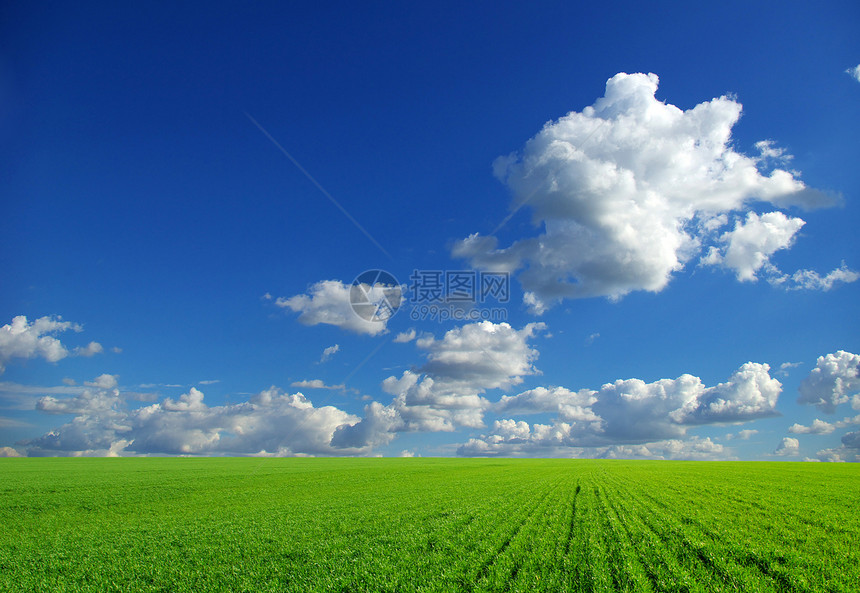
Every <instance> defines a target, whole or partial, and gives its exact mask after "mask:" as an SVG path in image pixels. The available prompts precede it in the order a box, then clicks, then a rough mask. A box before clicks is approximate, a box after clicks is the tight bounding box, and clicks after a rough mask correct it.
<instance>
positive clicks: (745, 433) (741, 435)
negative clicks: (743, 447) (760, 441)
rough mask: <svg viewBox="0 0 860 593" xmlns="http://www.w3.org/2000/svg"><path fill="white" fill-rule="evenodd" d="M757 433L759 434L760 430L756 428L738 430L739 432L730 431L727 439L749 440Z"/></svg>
mask: <svg viewBox="0 0 860 593" xmlns="http://www.w3.org/2000/svg"><path fill="white" fill-rule="evenodd" d="M756 434H758V431H757V430H754V429H747V430H742V431H740V432H738V433H737V434H734V433H731V432H730V433H729V434H727V435H726V440H727V441H731V440H738V441H748V440H750V437H752V436H753V435H756Z"/></svg>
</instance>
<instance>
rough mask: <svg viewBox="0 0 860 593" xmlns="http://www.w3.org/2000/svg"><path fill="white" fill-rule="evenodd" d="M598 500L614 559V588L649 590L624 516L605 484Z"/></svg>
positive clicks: (649, 583) (616, 491) (615, 491)
mask: <svg viewBox="0 0 860 593" xmlns="http://www.w3.org/2000/svg"><path fill="white" fill-rule="evenodd" d="M618 491H619V490H618V489H617V488H616V489H613V492H614V493H616V494H617V493H618ZM598 500H599V502H600V505H601V509H602V511H603V518H604V525H605V526H606V529H605V531H606V532H607V533H608V535H609V538H608V543H609V552H610V556H611V557H612V558H613V559H614V560H613V562H612V581H613V583H614V584H615V585H616V587H615V588H616V590H619V589H623V590H625V591H627V590H631V589H634V590H638V591H641V590H645V591H647V590H649V589H650V588H651V587H652V586H653V583H652V582H651V579H650V577H649V576H648V572H647V571H646V570H645V568H644V566H643V565H642V562H641V560H640V558H639V554H638V553H637V551H636V548H635V546H634V543H633V540H632V538H631V537H630V531H629V529H628V528H627V527H626V525H625V521H624V518H623V517H621V516H620V515H619V514H618V512H617V511H616V509H615V507H614V505H613V504H612V502H611V501H610V495H609V494H608V492H607V488H606V486H603V487H602V488H600V489H599V495H598Z"/></svg>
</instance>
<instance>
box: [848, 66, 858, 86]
mask: <svg viewBox="0 0 860 593" xmlns="http://www.w3.org/2000/svg"><path fill="white" fill-rule="evenodd" d="M845 72H846V73H847V74H849V75H850V76H851V78H853V79H855V80H856V81H857V82H860V65H857V66H854V67H853V68H849V69H848V70H846V71H845Z"/></svg>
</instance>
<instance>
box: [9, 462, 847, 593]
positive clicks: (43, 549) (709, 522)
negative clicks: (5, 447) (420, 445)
mask: <svg viewBox="0 0 860 593" xmlns="http://www.w3.org/2000/svg"><path fill="white" fill-rule="evenodd" d="M858 509H860V467H858V466H857V465H853V464H812V463H804V464H801V463H730V462H727V463H716V462H710V463H708V462H648V461H638V462H628V461H580V460H470V459H465V460H464V459H247V458H246V459H188V458H182V459H175V458H174V459H163V458H162V459H155V458H151V459H133V458H126V459H3V460H0V591H52V592H53V591H623V590H627V591H857V590H858V588H860V515H858Z"/></svg>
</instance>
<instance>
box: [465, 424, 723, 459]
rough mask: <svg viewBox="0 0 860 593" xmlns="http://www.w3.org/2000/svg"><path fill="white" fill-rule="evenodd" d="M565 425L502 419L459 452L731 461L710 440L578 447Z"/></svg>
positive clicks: (496, 454)
mask: <svg viewBox="0 0 860 593" xmlns="http://www.w3.org/2000/svg"><path fill="white" fill-rule="evenodd" d="M565 431H566V427H565V426H564V425H554V426H548V425H542V424H535V425H532V426H529V425H528V423H526V422H523V421H519V422H516V421H514V420H502V421H497V422H496V423H494V424H493V431H492V432H491V434H490V435H485V436H483V437H481V438H479V439H475V438H473V439H470V440H469V441H468V442H466V443H465V444H463V445H461V446H460V447H459V448H458V449H457V454H458V455H460V456H464V457H495V456H499V457H501V456H506V457H508V456H515V457H532V456H546V457H587V458H604V459H698V460H713V459H730V458H732V456H731V453H730V452H729V450H727V449H726V448H725V447H724V446H723V445H720V444H719V443H715V442H713V441H712V440H711V439H710V438H705V439H702V438H699V437H692V438H689V439H686V440H681V439H668V440H661V441H654V442H650V443H644V444H639V445H610V446H606V447H576V446H569V445H566V444H565V440H566V438H567V435H566V434H565Z"/></svg>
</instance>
